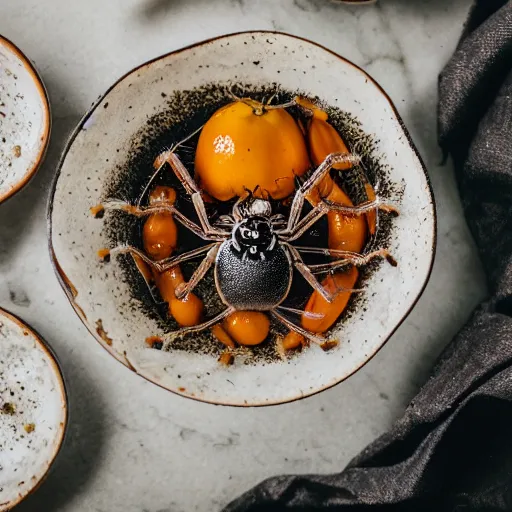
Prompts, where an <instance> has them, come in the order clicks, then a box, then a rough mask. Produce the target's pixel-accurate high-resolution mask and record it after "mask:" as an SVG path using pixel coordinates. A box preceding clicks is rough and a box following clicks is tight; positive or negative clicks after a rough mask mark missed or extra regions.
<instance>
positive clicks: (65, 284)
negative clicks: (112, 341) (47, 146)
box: [47, 30, 437, 407]
mask: <svg viewBox="0 0 512 512" xmlns="http://www.w3.org/2000/svg"><path fill="white" fill-rule="evenodd" d="M269 34H270V35H278V36H284V37H288V38H290V39H296V40H299V41H303V42H305V43H308V44H310V45H313V46H316V47H317V48H321V49H322V50H324V51H326V52H328V53H330V54H331V55H333V56H335V57H336V58H337V59H339V60H340V61H342V62H343V63H345V64H347V65H349V66H352V67H353V68H355V69H356V70H357V71H358V72H359V73H361V74H362V75H363V76H364V77H365V78H366V79H367V80H369V81H370V82H371V83H372V84H373V85H374V86H375V87H376V88H377V90H378V91H379V92H380V93H381V94H382V95H383V96H384V97H385V98H386V100H387V102H388V103H389V106H390V107H391V110H392V111H393V114H394V115H395V118H396V120H397V121H398V124H399V125H400V127H401V128H402V130H403V132H404V135H405V137H406V139H407V142H408V143H409V146H410V148H411V150H412V151H413V152H414V154H415V156H416V157H417V159H418V161H419V163H420V165H421V169H422V170H423V174H424V176H425V180H426V182H427V194H428V197H429V202H430V204H431V205H432V215H433V224H434V225H433V231H432V240H433V241H432V248H431V258H430V265H429V268H428V272H427V275H426V276H425V280H424V282H423V285H422V286H421V289H420V291H419V292H418V295H417V296H416V298H415V299H414V300H413V302H412V303H411V306H410V307H409V308H408V309H407V311H406V312H405V313H404V315H403V316H402V318H401V319H400V321H399V322H398V323H397V324H396V326H395V327H394V328H393V329H392V330H391V331H390V333H389V334H388V336H387V337H386V339H385V340H384V341H383V342H382V343H381V344H380V345H379V347H377V349H376V350H375V351H374V352H372V353H371V354H369V355H368V357H367V358H366V359H365V361H363V363H362V364H360V365H359V366H357V367H355V368H354V369H353V370H352V371H351V372H350V373H348V374H347V375H344V376H343V377H341V378H339V379H337V380H335V381H333V382H330V383H329V384H326V385H325V386H323V387H321V388H319V389H317V390H315V391H313V392H311V393H308V394H307V395H304V394H298V395H297V396H294V397H293V398H287V399H284V400H278V401H274V402H260V403H251V404H244V403H229V402H221V401H215V400H208V399H206V398H202V397H198V396H190V395H186V394H183V393H180V392H179V391H177V390H173V389H169V388H167V387H165V386H162V385H161V384H160V383H158V382H155V381H154V380H152V379H151V378H149V377H147V376H145V375H141V374H140V373H139V372H137V370H136V369H135V368H134V367H133V366H132V365H131V364H130V361H129V360H128V359H127V358H126V357H124V358H123V356H122V355H121V354H119V353H117V352H114V351H113V349H111V348H110V347H109V346H107V345H106V343H105V342H104V341H103V340H102V339H101V338H100V336H98V334H97V333H96V329H95V327H94V326H93V325H89V322H88V320H87V318H86V316H85V314H84V313H83V311H82V310H81V308H80V306H78V305H77V304H76V303H75V300H74V294H73V290H74V289H75V288H74V286H73V283H71V281H70V280H69V278H68V277H67V276H66V275H65V274H64V272H63V270H62V267H61V266H60V264H59V262H58V260H57V257H56V256H55V252H54V249H53V246H52V213H53V200H54V196H55V191H56V189H57V182H58V180H59V177H60V173H61V170H62V166H63V165H64V160H65V159H66V156H67V154H68V152H69V150H70V148H71V146H72V144H73V142H74V140H75V138H76V136H77V135H78V133H79V132H80V131H81V130H82V127H83V125H84V124H85V123H86V122H87V120H88V119H89V117H90V116H91V115H92V114H93V113H94V111H95V110H96V108H97V107H98V106H99V105H100V104H101V103H102V102H103V100H104V99H105V97H106V96H107V95H108V94H109V93H110V92H111V91H112V90H113V89H114V88H115V87H116V86H117V85H118V84H120V83H121V82H122V81H123V80H125V79H126V78H127V77H129V76H130V75H131V74H133V73H136V72H137V71H139V70H141V69H142V68H145V67H146V66H148V65H150V64H153V63H154V62H157V61H159V60H161V59H164V58H167V57H170V56H172V55H177V54H179V53H181V52H183V51H186V50H190V49H193V48H197V47H199V46H204V45H207V44H209V43H212V42H215V41H219V40H222V39H229V38H231V37H236V36H240V35H252V36H261V35H269ZM47 230H48V247H49V251H50V260H51V263H52V265H53V268H54V270H55V273H56V275H57V279H58V281H59V283H60V285H61V287H62V289H63V290H64V292H65V294H66V296H67V298H68V300H69V302H70V303H71V306H72V307H73V309H74V310H75V312H76V313H77V315H78V317H79V318H80V320H81V321H82V323H83V324H84V325H85V327H86V328H87V330H88V331H89V332H90V333H91V335H92V336H93V337H94V338H95V339H96V341H97V342H98V343H99V344H100V345H101V346H102V347H103V348H104V349H105V350H106V351H107V352H108V353H109V354H110V355H112V356H113V357H115V358H116V359H117V360H118V361H120V362H121V363H123V364H124V365H125V366H126V367H127V368H129V369H130V370H132V371H133V372H135V373H136V374H137V375H139V376H140V377H142V378H143V379H145V380H147V381H148V382H151V383H152V384H155V385H156V386H158V387H161V388H163V389H165V390H167V391H170V392H171V393H174V394H176V395H178V396H182V397H184V398H188V399H192V400H196V401H198V402H205V403H209V404H213V405H225V406H231V407H265V406H272V405H280V404H285V403H290V402H294V401H296V400H301V399H303V398H308V397H311V396H314V395H316V394H318V393H321V392H322V391H325V390H327V389H330V388H332V387H334V386H336V385H337V384H339V383H341V382H343V381H345V380H346V379H348V378H349V377H351V376H352V375H354V373H356V372H357V371H359V370H360V369H361V368H363V367H364V366H365V365H366V364H367V363H368V362H369V361H371V360H372V359H373V358H374V356H375V355H376V354H377V353H378V352H379V351H380V350H381V349H382V347H384V345H386V343H387V342H388V341H389V340H390V338H391V337H392V336H393V334H395V332H396V331H397V330H398V328H399V327H400V326H401V325H402V324H403V322H404V320H405V319H406V318H407V317H408V316H409V314H410V313H411V311H412V310H413V309H414V307H415V306H416V304H417V303H418V301H419V300H420V298H421V296H422V295H423V292H424V291H425V288H426V286H427V283H428V281H429V279H430V276H431V274H432V268H433V266H434V259H435V254H436V250H437V212H436V203H435V199H434V194H433V190H432V184H431V182H430V178H429V175H428V173H427V169H426V167H425V163H424V162H423V159H422V158H421V156H420V154H419V152H418V150H417V148H416V146H415V145H414V143H413V141H412V139H411V136H410V134H409V132H408V131H407V129H406V127H405V124H404V122H403V120H402V118H401V117H400V114H399V113H398V111H397V109H396V107H395V105H394V103H393V102H392V101H391V98H390V97H389V96H388V94H387V93H386V92H385V91H384V89H383V88H382V87H381V86H380V85H379V84H378V83H377V82H376V81H375V80H374V79H373V78H372V77H371V76H370V75H368V73H366V71H364V70H363V69H362V68H360V67H359V66H357V65H356V64H354V63H353V62H351V61H349V60H348V59H346V58H344V57H342V56H341V55H338V54H337V53H336V52H334V51H332V50H330V49H329V48H326V47H325V46H323V45H321V44H319V43H315V42H313V41H310V40H309V39H306V38H303V37H300V36H295V35H292V34H287V33H286V32H279V31H275V30H248V31H242V32H233V33H230V34H225V35H222V36H217V37H212V38H210V39H206V40H204V41H201V42H199V43H194V44H191V45H189V46H185V47H183V48H180V49H178V50H175V51H172V52H169V53H166V54H164V55H160V56H159V57H156V58H154V59H151V60H149V61H147V62H145V63H144V64H141V65H140V66H137V67H135V68H133V69H131V70H130V71H128V72H127V73H125V74H124V75H123V76H121V77H120V78H119V79H118V80H117V81H116V82H114V83H113V84H112V85H111V86H110V87H109V88H108V89H107V90H106V91H105V93H104V94H102V95H101V96H100V97H99V98H98V99H97V100H96V101H95V102H94V104H93V105H92V107H91V108H90V109H89V110H88V111H87V112H86V114H85V115H84V116H83V117H82V119H81V120H80V122H79V123H78V125H77V127H76V128H75V130H74V131H73V133H72V134H71V135H70V137H69V139H68V141H67V143H66V146H65V148H64V150H63V152H62V155H61V158H60V161H59V164H58V167H57V172H56V173H55V176H54V179H53V183H52V186H51V190H50V195H49V197H48V208H47Z"/></svg>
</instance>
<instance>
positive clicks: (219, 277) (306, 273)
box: [104, 136, 396, 349]
mask: <svg viewBox="0 0 512 512" xmlns="http://www.w3.org/2000/svg"><path fill="white" fill-rule="evenodd" d="M190 137H191V136H189V137H187V138H186V139H185V140H188V139H189V138H190ZM183 142H184V141H182V142H180V143H178V144H176V145H175V146H174V147H173V148H171V149H168V150H166V151H164V152H163V153H161V154H160V155H159V156H158V157H157V159H156V160H155V168H156V171H155V173H154V174H153V176H152V177H151V179H150V181H149V183H148V185H147V186H146V188H145V191H144V192H143V194H142V196H141V199H142V197H143V196H144V193H145V192H146V191H147V190H148V188H149V184H150V183H151V182H152V181H153V180H154V178H155V177H156V175H157V174H158V173H159V172H161V171H162V169H163V168H164V167H165V166H166V164H168V165H169V166H170V167H171V169H172V171H173V172H174V173H175V175H176V176H177V178H178V179H179V181H180V182H181V183H182V185H183V188H184V190H185V191H186V193H187V194H188V195H189V196H190V198H191V200H192V203H193V205H194V208H195V211H196V213H197V216H198V219H199V224H198V223H195V222H193V221H192V220H190V219H189V218H187V217H186V216H185V215H183V214H182V213H181V212H180V211H179V210H178V209H177V208H176V207H175V206H174V205H172V204H165V203H159V204H154V205H150V206H146V207H144V206H140V203H141V199H140V200H139V201H138V203H137V206H132V205H129V204H126V203H119V202H117V203H107V204H105V205H104V207H105V208H106V209H121V210H124V211H126V212H128V213H130V214H133V215H136V216H138V217H146V216H149V215H152V214H158V213H170V214H172V215H173V216H174V218H175V219H176V220H177V221H178V222H179V223H181V224H182V225H183V226H185V227H186V228H187V229H188V230H190V231H191V232H192V233H194V234H195V235H197V236H198V237H200V238H201V239H203V240H204V241H206V242H208V243H207V244H205V245H204V246H202V247H199V248H196V249H193V250H191V251H188V252H185V253H182V254H179V255H176V256H172V257H169V258H167V259H164V260H160V261H154V260H152V259H151V258H149V257H148V256H147V255H146V254H145V253H144V252H143V251H141V250H139V249H137V248H135V247H131V246H119V247H116V248H114V249H111V250H110V254H115V253H117V254H119V253H131V254H132V255H137V256H138V257H140V258H141V259H142V260H143V261H144V262H145V263H147V264H148V265H149V266H150V267H151V268H153V269H154V270H156V271H157V272H164V271H166V270H169V269H171V268H173V267H175V266H176V265H179V264H180V263H182V262H185V261H188V260H192V259H194V258H197V257H199V256H203V259H202V261H201V262H200V264H199V265H198V267H197V268H196V270H195V271H194V273H193V275H192V276H191V278H190V280H189V281H188V282H187V283H182V284H181V285H180V286H178V287H177V288H176V290H175V294H176V297H177V298H178V299H182V298H184V297H186V296H187V295H188V294H189V293H191V292H192V290H194V288H195V287H196V286H197V284H198V283H199V282H200V281H201V280H202V279H203V277H204V276H205V275H206V273H207V272H208V270H209V269H210V268H211V267H212V266H214V277H215V286H216V290H217V292H218V294H219V297H220V299H221V300H222V302H223V303H224V305H225V306H226V308H225V309H224V310H223V311H222V312H221V313H219V314H217V315H216V316H215V317H213V318H210V319H207V320H206V321H204V322H202V323H199V324H198V325H193V326H189V327H183V328H180V329H177V330H175V331H173V332H171V333H168V334H166V335H165V343H164V347H163V348H164V349H168V348H169V347H170V346H171V344H172V342H173V340H174V339H176V338H177V337H179V336H183V335H185V334H190V333H194V332H199V331H203V330H205V329H207V328H209V327H212V326H214V325H215V324H217V323H219V322H221V321H222V320H223V319H225V318H226V317H228V315H230V314H232V313H233V312H235V311H265V312H269V313H270V314H271V315H272V316H273V317H274V318H275V319H277V320H278V321H279V322H281V323H282V324H284V325H285V326H286V327H287V328H288V329H290V330H291V331H295V332H296V333H298V334H300V335H302V336H304V337H305V338H306V339H307V340H309V341H311V342H314V343H316V344H318V345H320V346H322V347H324V348H325V347H326V345H329V346H331V345H332V344H326V338H325V337H324V336H322V335H319V334H317V333H312V332H309V331H307V330H306V329H304V328H303V327H301V326H299V325H296V324H295V323H294V322H292V321H291V320H289V319H288V318H287V317H286V316H285V314H286V313H295V314H297V313H298V314H303V315H306V316H308V315H309V316H312V315H313V316H314V315H317V314H316V313H308V312H304V311H301V310H298V309H294V308H288V307H285V306H283V305H282V304H283V302H284V300H285V299H286V298H287V296H288V294H289V291H290V287H291V284H292V279H293V271H294V269H296V270H297V271H298V272H299V273H300V274H301V275H302V277H303V278H304V279H305V280H306V281H307V282H308V283H309V285H311V287H312V288H313V289H314V290H315V291H317V292H318V293H319V294H320V295H321V296H322V297H323V298H324V299H325V300H326V301H327V302H329V303H330V302H332V301H333V300H334V299H335V297H336V295H337V294H338V293H340V292H342V291H357V290H347V289H338V290H336V291H335V292H334V293H331V292H329V291H327V290H326V289H325V288H324V287H323V286H322V285H321V283H320V282H319V281H318V279H317V277H316V275H317V274H319V273H323V272H326V271H333V270H335V269H338V268H342V267H346V266H347V265H354V266H357V267H359V266H364V265H366V264H368V263H369V262H370V261H372V260H373V259H375V258H385V259H386V260H387V261H388V262H389V263H390V264H392V265H393V266H395V265H396V261H395V260H394V259H393V257H392V256H391V255H390V254H389V252H388V251H387V250H386V249H380V250H376V251H373V252H370V253H368V254H365V255H362V254H358V253H355V252H349V251H342V250H333V249H328V248H321V247H304V246H296V245H294V244H293V242H294V241H296V240H297V239H299V238H300V237H301V236H302V235H303V234H304V233H305V232H306V231H307V230H308V229H309V228H310V227H311V226H313V224H315V223H316V222H317V221H318V220H319V219H320V218H321V217H323V216H324V215H326V214H327V213H328V212H330V211H339V212H341V213H343V214H346V215H350V216H355V215H362V214H364V213H367V212H370V211H373V210H376V209H382V210H384V211H390V210H391V208H392V207H390V206H388V205H385V204H383V203H381V202H380V200H379V199H378V198H376V199H375V200H373V201H369V202H367V203H364V204H362V205H358V206H342V205H339V204H336V203H333V202H331V201H327V200H322V201H320V202H319V203H318V204H317V205H316V206H315V207H313V208H312V210H311V211H309V213H307V214H305V215H304V216H302V209H303V205H304V201H305V198H306V196H307V195H308V194H309V193H310V192H312V191H313V190H314V189H315V187H317V186H318V185H319V184H320V182H321V181H322V179H324V178H325V176H326V175H327V174H328V173H329V172H330V170H331V168H332V167H333V166H334V165H336V164H352V165H353V164H357V163H358V162H359V161H360V159H359V157H357V156H355V155H350V154H346V153H332V154H329V155H328V156H327V157H326V158H325V159H324V161H323V162H322V163H321V164H320V165H319V166H318V167H317V168H316V169H314V170H313V171H312V172H310V173H309V176H308V175H306V179H305V180H304V181H303V183H302V184H301V185H300V186H299V187H298V188H297V189H296V191H295V194H294V196H293V199H292V202H291V207H290V211H289V215H288V218H287V219H286V218H285V217H284V216H283V215H281V214H274V213H273V212H272V206H271V203H270V201H268V200H267V199H264V198H261V197H254V196H253V195H252V194H250V193H247V194H245V195H243V196H241V197H239V199H238V200H237V201H236V202H235V203H234V206H233V208H232V212H231V214H229V215H222V216H221V217H219V219H218V220H217V221H216V222H214V223H213V224H212V223H211V222H210V219H209V217H208V215H207V211H206V207H205V203H204V200H203V195H202V191H201V189H200V188H199V186H198V185H197V184H196V182H195V181H194V179H193V178H192V176H191V175H190V173H189V171H188V170H187V168H186V167H185V165H184V164H183V163H182V161H181V160H180V158H179V156H178V155H177V154H176V148H177V147H178V146H180V145H181V144H182V143H183ZM304 254H321V255H325V256H329V257H331V258H334V259H333V260H332V261H330V262H328V263H323V264H315V265H307V264H306V263H305V262H304V260H303V257H302V255H304Z"/></svg>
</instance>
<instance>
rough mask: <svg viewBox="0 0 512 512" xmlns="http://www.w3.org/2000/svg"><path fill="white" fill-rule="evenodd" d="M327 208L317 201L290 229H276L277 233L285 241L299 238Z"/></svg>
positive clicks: (326, 211)
mask: <svg viewBox="0 0 512 512" xmlns="http://www.w3.org/2000/svg"><path fill="white" fill-rule="evenodd" d="M328 211H329V208H328V207H327V205H325V204H324V203H319V204H318V205H317V206H315V208H313V209H312V210H311V211H310V212H309V213H308V214H306V215H305V216H304V217H303V218H302V219H301V220H300V221H299V222H297V223H296V224H295V225H294V227H293V228H292V229H291V230H288V228H287V229H285V230H282V231H277V234H278V235H279V236H280V237H281V238H282V239H283V240H285V241H287V242H293V241H294V240H297V238H300V237H301V236H302V235H303V234H304V233H305V232H306V231H307V230H308V229H309V228H310V227H311V226H312V225H313V224H315V222H317V221H318V220H319V219H321V218H322V217H323V216H324V215H325V214H326V213H328Z"/></svg>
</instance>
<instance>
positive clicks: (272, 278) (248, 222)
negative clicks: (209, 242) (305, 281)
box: [215, 216, 293, 311]
mask: <svg viewBox="0 0 512 512" xmlns="http://www.w3.org/2000/svg"><path fill="white" fill-rule="evenodd" d="M292 275H293V265H292V261H291V258H290V255H289V254H288V252H287V251H286V250H285V249H284V248H283V247H282V246H281V244H280V242H279V239H278V236H277V235H276V233H275V232H274V228H273V226H272V222H271V220H270V219H269V218H265V217H262V216H252V217H247V218H244V219H243V220H242V221H241V222H239V223H237V224H235V226H234V228H233V233H232V236H231V239H229V240H226V241H225V242H223V243H222V244H221V246H220V247H219V251H218V253H217V258H216V264H215V283H216V285H217V290H218V292H219V294H220V296H221V299H222V301H223V302H224V303H225V304H227V305H229V306H232V307H234V308H236V309H237V310H240V311H270V310H272V309H273V308H275V307H277V306H279V305H280V304H281V303H282V302H283V301H284V300H285V299H286V297H287V295H288V292H289V290H290V286H291V282H292Z"/></svg>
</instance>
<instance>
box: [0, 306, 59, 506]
mask: <svg viewBox="0 0 512 512" xmlns="http://www.w3.org/2000/svg"><path fill="white" fill-rule="evenodd" d="M0 375H1V376H2V379H1V382H0V432H2V436H1V439H0V467H1V468H2V471H1V472H0V511H4V510H10V509H11V507H12V506H14V505H16V504H17V503H18V502H19V501H21V500H22V499H23V498H24V497H25V496H27V495H28V494H30V492H32V491H33V490H34V489H35V488H36V487H37V486H38V485H39V484H40V482H41V481H42V479H43V478H44V476H45V475H46V473H47V471H48V469H49V467H50V465H51V464H52V462H53V460H54V459H55V456H56V455H57V453H58V451H59V449H60V446H61V444H62V440H63V437H64V430H65V427H66V418H67V412H66V411H67V404H66V393H65V390H64V383H63V380H62V375H61V373H60V370H59V368H58V366H57V363H56V361H55V359H54V357H53V355H52V354H51V352H50V351H49V350H48V348H47V347H46V345H45V344H44V343H43V342H42V340H41V339H40V338H39V337H38V336H37V334H35V333H34V332H33V331H32V330H31V329H29V328H28V327H27V326H26V325H24V324H23V323H21V322H20V321H19V320H18V319H17V318H15V317H14V316H12V315H10V314H9V313H7V312H5V311H2V310H0Z"/></svg>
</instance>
